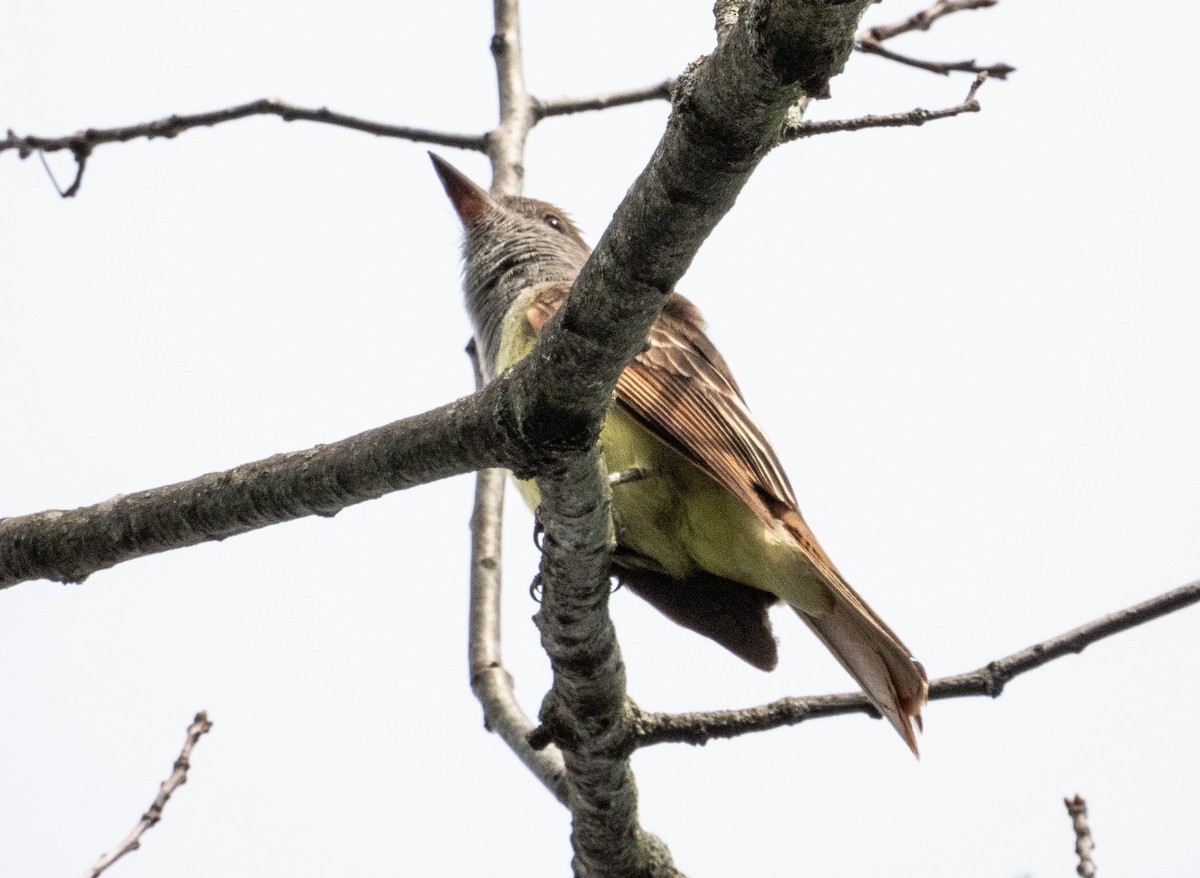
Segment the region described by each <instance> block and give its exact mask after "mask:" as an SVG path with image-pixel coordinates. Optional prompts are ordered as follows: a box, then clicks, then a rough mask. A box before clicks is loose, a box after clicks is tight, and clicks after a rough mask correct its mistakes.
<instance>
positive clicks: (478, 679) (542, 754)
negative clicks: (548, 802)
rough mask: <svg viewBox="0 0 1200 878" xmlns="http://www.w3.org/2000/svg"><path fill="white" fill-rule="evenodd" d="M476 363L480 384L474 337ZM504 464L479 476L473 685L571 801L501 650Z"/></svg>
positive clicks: (494, 726) (508, 739) (533, 765)
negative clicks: (536, 736)
mask: <svg viewBox="0 0 1200 878" xmlns="http://www.w3.org/2000/svg"><path fill="white" fill-rule="evenodd" d="M467 350H468V353H469V354H470V355H471V362H472V364H473V365H474V367H475V385H476V387H481V386H482V385H483V375H482V374H481V372H480V370H479V357H478V354H477V353H476V351H475V345H474V343H471V344H470V345H469V346H468V348H467ZM505 477H506V472H505V471H504V470H502V469H485V470H480V471H479V475H478V476H476V479H475V506H474V509H473V510H472V512H471V609H470V616H469V618H468V621H467V644H468V646H467V651H468V663H469V667H470V671H471V691H472V692H474V693H475V697H476V698H478V699H479V703H480V704H481V705H482V706H483V717H484V722H485V723H486V724H487V727H488V729H489V730H490V731H493V732H495V733H496V734H497V735H499V736H500V738H501V739H502V740H503V741H504V743H506V744H508V746H509V748H510V749H511V750H512V751H513V752H514V753H516V754H517V758H518V759H520V760H521V761H522V762H523V763H525V766H526V767H527V768H528V769H529V770H530V771H532V772H533V774H534V776H535V777H536V778H537V779H538V780H540V781H541V782H542V783H543V784H544V785H545V786H546V789H548V790H550V792H552V793H554V797H555V798H556V799H558V800H559V801H560V802H562V803H563V804H564V805H565V804H566V803H567V785H566V778H565V776H564V772H565V770H566V769H565V768H564V766H563V758H562V753H560V752H559V750H558V748H557V747H553V746H549V747H545V748H543V749H541V750H536V749H534V748H533V747H532V746H531V745H530V743H529V734H530V732H532V731H533V729H534V725H533V721H532V720H531V719H529V717H527V716H526V715H525V712H524V711H523V710H521V706H520V705H519V704H518V703H517V699H516V696H515V695H514V693H513V679H512V675H511V674H509V673H508V671H507V669H505V667H504V662H503V660H502V658H501V655H500V582H501V579H500V519H501V515H502V513H503V511H504V479H505Z"/></svg>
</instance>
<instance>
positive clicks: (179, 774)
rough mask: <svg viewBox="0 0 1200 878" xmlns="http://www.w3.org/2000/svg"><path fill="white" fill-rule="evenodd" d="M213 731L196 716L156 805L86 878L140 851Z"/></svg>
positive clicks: (204, 718)
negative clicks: (198, 749) (194, 755)
mask: <svg viewBox="0 0 1200 878" xmlns="http://www.w3.org/2000/svg"><path fill="white" fill-rule="evenodd" d="M211 728H212V723H211V722H209V719H208V714H206V713H205V712H204V711H200V712H199V713H198V714H196V718H195V719H193V720H192V724H191V725H190V726H188V730H187V740H186V741H184V742H183V749H182V750H181V751H180V752H179V756H178V757H177V758H176V759H175V764H174V766H172V768H171V774H170V775H169V776H168V777H167V779H166V780H164V781H163V782H162V784H161V785H160V786H159V789H158V795H157V796H155V797H154V801H153V802H152V803H151V804H150V807H149V808H148V809H147V810H146V813H145V814H143V815H142V819H141V820H139V821H138V824H137V826H135V827H134V828H133V831H132V832H131V833H129V835H128V837H126V839H125V840H124V841H122V842H121V843H120V844H119V845H118V846H117V847H115V848H113V849H112V850H111V851H109V852H108V853H107V854H105V855H104V856H102V857H101V858H100V859H99V861H98V862H97V863H96V865H94V866H92V868H91V869H89V870H88V872H87V875H85V876H84V878H98V876H99V875H100V874H101V873H102V872H105V871H107V869H108V867H109V866H111V865H112V864H113V863H115V862H116V861H117V860H119V859H121V857H123V856H125V855H126V854H128V853H131V852H132V851H136V850H137V849H138V848H139V847H141V845H142V836H143V835H145V833H146V830H147V829H149V828H150V827H152V826H154V825H155V824H156V823H158V821H160V820H162V813H163V808H165V807H166V805H167V800H168V799H170V798H171V795H172V793H174V792H175V791H176V790H177V789H179V788H180V787H181V786H183V785H184V784H185V783H187V773H188V769H189V768H190V767H191V764H190V760H191V758H192V749H193V748H194V747H195V746H196V744H197V743H198V742H199V741H200V736H201V735H204V734H205V733H206V732H208V730H209V729H211Z"/></svg>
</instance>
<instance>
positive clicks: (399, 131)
mask: <svg viewBox="0 0 1200 878" xmlns="http://www.w3.org/2000/svg"><path fill="white" fill-rule="evenodd" d="M249 116H278V117H279V118H281V119H283V120H284V121H285V122H293V121H296V120H303V121H306V122H320V123H322V124H325V125H335V126H337V127H340V128H352V129H354V130H355V131H364V132H366V133H367V134H374V135H376V136H378V137H394V138H399V139H401V140H414V141H417V142H419V143H431V144H435V145H437V146H449V147H454V148H457V149H473V150H477V151H479V152H482V151H484V149H485V138H484V137H483V136H482V135H471V134H450V133H447V132H444V131H432V130H429V129H426V128H409V127H407V126H402V125H388V124H385V123H383V122H373V121H371V120H369V119H360V118H358V117H356V116H348V115H346V114H345V113H338V112H335V111H333V110H330V109H328V108H326V107H318V108H315V109H310V108H307V107H297V106H295V105H293V104H289V103H287V102H285V101H281V100H278V99H277V98H262V99H260V100H257V101H251V102H250V103H248V104H240V105H238V106H236V107H226V108H225V109H223V110H211V111H209V112H207V113H195V114H193V115H184V116H180V115H172V116H167V117H166V118H165V119H157V120H155V121H153V122H141V123H138V124H136V125H125V126H122V127H120V128H88V129H85V130H83V131H77V132H76V133H74V134H70V135H67V136H65V137H38V136H35V135H26V136H18V135H17V134H15V133H13V131H12V129H9V131H8V136H7V137H6V138H4V139H3V140H0V153H2V152H5V151H7V150H14V149H15V150H16V151H17V155H18V156H20V157H21V158H22V159H25V158H28V157H29V156H30V155H32V154H33V153H35V152H57V151H59V150H69V151H70V152H71V154H72V155H73V156H74V157H75V166H76V172H75V181H74V182H73V183H72V184H71V185H70V186H69V187H68V188H67V189H66V190H65V191H60V193H59V194H61V195H62V197H64V198H70V197H71V196H73V195H75V193H76V192H78V191H79V186H80V184H81V183H82V182H83V171H84V168H85V166H86V164H87V159H88V157H89V156H90V155H91V153H92V151H93V150H94V149H95V148H96V147H97V146H101V145H103V144H106V143H124V142H126V141H130V140H137V139H138V138H141V137H145V138H147V139H149V140H153V139H155V138H157V137H166V138H171V137H175V136H176V135H179V134H182V133H183V132H184V131H188V130H190V129H192V128H209V127H212V126H213V125H219V124H221V123H222V122H232V121H234V120H235V119H245V118H247V117H249Z"/></svg>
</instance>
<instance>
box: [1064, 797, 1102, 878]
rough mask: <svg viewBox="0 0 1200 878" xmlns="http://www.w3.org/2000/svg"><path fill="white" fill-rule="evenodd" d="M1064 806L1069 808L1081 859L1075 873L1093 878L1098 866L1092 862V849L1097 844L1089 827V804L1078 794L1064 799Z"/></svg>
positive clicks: (1077, 854)
mask: <svg viewBox="0 0 1200 878" xmlns="http://www.w3.org/2000/svg"><path fill="white" fill-rule="evenodd" d="M1063 804H1064V805H1066V806H1067V814H1069V815H1070V816H1071V827H1072V828H1073V829H1074V830H1075V854H1076V856H1078V857H1079V865H1078V866H1076V867H1075V872H1076V874H1078V875H1079V876H1080V878H1092V876H1094V875H1095V874H1096V864H1095V863H1094V862H1093V861H1092V849H1093V848H1095V847H1096V844H1095V842H1093V841H1092V830H1091V827H1089V826H1088V819H1087V817H1088V811H1087V802H1085V801H1084V799H1083V796H1081V795H1079V794H1078V793H1076V794H1075V796H1074V797H1072V798H1067V799H1063Z"/></svg>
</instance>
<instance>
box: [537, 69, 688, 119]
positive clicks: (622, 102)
mask: <svg viewBox="0 0 1200 878" xmlns="http://www.w3.org/2000/svg"><path fill="white" fill-rule="evenodd" d="M674 87H675V80H674V79H665V80H663V81H662V82H660V83H657V84H655V85H648V86H645V87H643V88H634V89H630V90H628V91H614V92H608V93H607V94H599V95H592V96H591V97H586V98H554V99H551V100H545V101H534V104H533V114H534V118H535V120H536V121H541V120H542V119H548V118H550V117H551V116H566V115H569V114H571V113H583V112H587V111H590V110H607V109H609V108H610V107H625V106H628V105H629V104H640V103H644V102H645V101H657V100H670V98H671V89H672V88H674Z"/></svg>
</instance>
